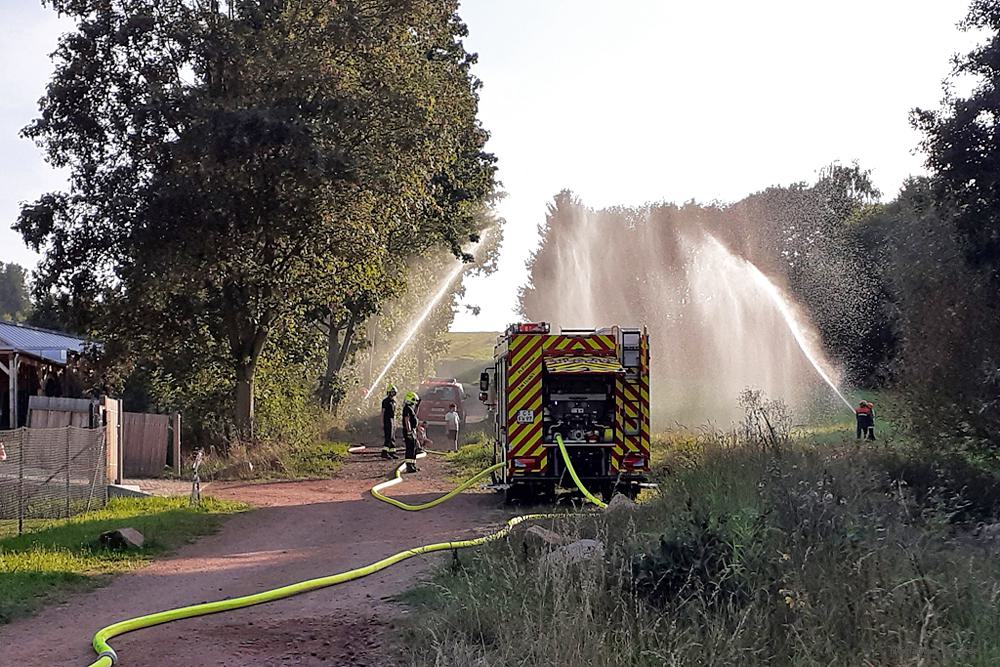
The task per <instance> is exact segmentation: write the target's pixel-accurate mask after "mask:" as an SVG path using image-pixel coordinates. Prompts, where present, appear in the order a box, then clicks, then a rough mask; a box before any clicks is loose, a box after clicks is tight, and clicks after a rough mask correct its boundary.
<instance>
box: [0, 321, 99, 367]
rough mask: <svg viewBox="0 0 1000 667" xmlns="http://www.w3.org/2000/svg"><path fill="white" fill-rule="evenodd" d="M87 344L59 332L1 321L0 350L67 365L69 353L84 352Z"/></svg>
mask: <svg viewBox="0 0 1000 667" xmlns="http://www.w3.org/2000/svg"><path fill="white" fill-rule="evenodd" d="M86 342H87V341H86V340H85V339H83V338H79V337H77V336H71V335H70V334H66V333H61V332H59V331H50V330H48V329H39V328H38V327H29V326H27V325H24V324H17V323H15V322H7V321H4V320H0V350H13V351H14V352H21V353H24V354H30V355H31V356H34V357H38V358H40V359H44V360H45V361H48V362H51V363H54V364H60V365H65V364H66V361H67V356H68V353H69V352H77V353H79V352H83V346H84V345H85V344H86Z"/></svg>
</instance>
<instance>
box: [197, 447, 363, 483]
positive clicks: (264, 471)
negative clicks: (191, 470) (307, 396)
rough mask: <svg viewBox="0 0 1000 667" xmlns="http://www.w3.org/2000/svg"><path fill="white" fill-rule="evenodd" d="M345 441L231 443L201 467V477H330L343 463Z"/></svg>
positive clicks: (212, 455)
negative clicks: (224, 450) (288, 443)
mask: <svg viewBox="0 0 1000 667" xmlns="http://www.w3.org/2000/svg"><path fill="white" fill-rule="evenodd" d="M348 447H350V445H349V444H347V443H346V442H332V441H317V442H310V443H301V444H293V445H287V444H284V443H278V442H273V443H272V442H258V443H253V444H250V445H247V444H244V443H239V442H237V443H232V444H231V445H230V446H229V450H228V451H227V452H226V453H225V454H221V453H213V454H211V455H209V456H208V457H207V459H206V460H205V463H204V464H203V466H202V468H201V477H202V479H312V478H322V477H331V476H332V475H333V474H334V473H336V472H337V471H338V470H340V468H341V467H342V466H343V465H344V461H345V460H347V457H348V456H349V454H348V453H347V449H348Z"/></svg>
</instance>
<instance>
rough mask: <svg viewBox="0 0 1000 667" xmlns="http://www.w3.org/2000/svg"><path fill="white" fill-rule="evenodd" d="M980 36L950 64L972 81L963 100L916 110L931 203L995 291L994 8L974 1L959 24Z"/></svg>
mask: <svg viewBox="0 0 1000 667" xmlns="http://www.w3.org/2000/svg"><path fill="white" fill-rule="evenodd" d="M962 28H963V29H965V30H982V31H985V32H986V33H987V34H988V38H987V39H986V41H985V42H984V43H983V44H982V45H981V46H979V47H978V48H976V49H974V50H973V51H971V52H970V53H968V54H966V55H965V56H964V57H961V58H957V59H956V61H955V69H954V76H956V77H959V76H970V77H973V78H974V80H975V81H976V86H975V88H974V90H973V91H972V93H971V94H970V95H969V96H968V97H965V98H962V97H958V96H956V95H954V94H953V93H952V92H950V90H949V91H948V92H946V96H945V99H944V102H943V107H942V108H941V109H939V110H936V111H933V110H924V109H916V110H915V111H914V113H913V122H914V125H915V126H916V127H917V128H918V129H920V130H922V131H923V132H924V142H923V148H924V150H925V151H926V153H927V167H928V168H929V169H930V170H931V171H932V172H933V173H934V176H935V178H934V184H935V197H936V199H937V200H938V201H939V202H940V203H941V204H943V205H945V206H947V207H948V208H949V209H950V210H951V211H952V213H951V222H952V224H953V225H954V228H955V230H956V231H957V233H958V235H959V237H960V238H961V239H962V241H963V242H964V245H965V254H966V257H967V258H968V260H969V261H970V263H971V265H972V266H974V267H975V268H977V269H978V270H981V271H983V272H984V273H985V274H986V275H987V276H989V278H990V279H991V280H992V281H994V283H995V284H996V285H1000V208H998V207H997V205H996V196H997V192H998V191H1000V2H997V0H974V1H973V3H972V5H971V7H970V9H969V13H968V15H967V16H966V18H965V20H964V21H963V22H962Z"/></svg>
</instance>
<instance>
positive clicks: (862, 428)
mask: <svg viewBox="0 0 1000 667" xmlns="http://www.w3.org/2000/svg"><path fill="white" fill-rule="evenodd" d="M854 417H855V419H856V420H857V439H858V440H860V439H861V438H862V437H864V438H866V439H868V440H874V439H875V410H874V409H873V408H872V404H871V403H869V402H868V401H861V403H859V404H858V407H857V408H855V410H854Z"/></svg>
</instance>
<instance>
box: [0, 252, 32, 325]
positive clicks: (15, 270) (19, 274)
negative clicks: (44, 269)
mask: <svg viewBox="0 0 1000 667" xmlns="http://www.w3.org/2000/svg"><path fill="white" fill-rule="evenodd" d="M27 283H28V272H27V271H25V270H24V267H22V266H19V265H17V264H14V263H13V262H11V263H10V264H4V263H3V262H0V318H4V319H8V320H14V321H15V322H16V321H18V320H22V319H24V318H25V316H27V315H28V310H29V309H30V306H31V301H30V299H29V297H28V287H27Z"/></svg>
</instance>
